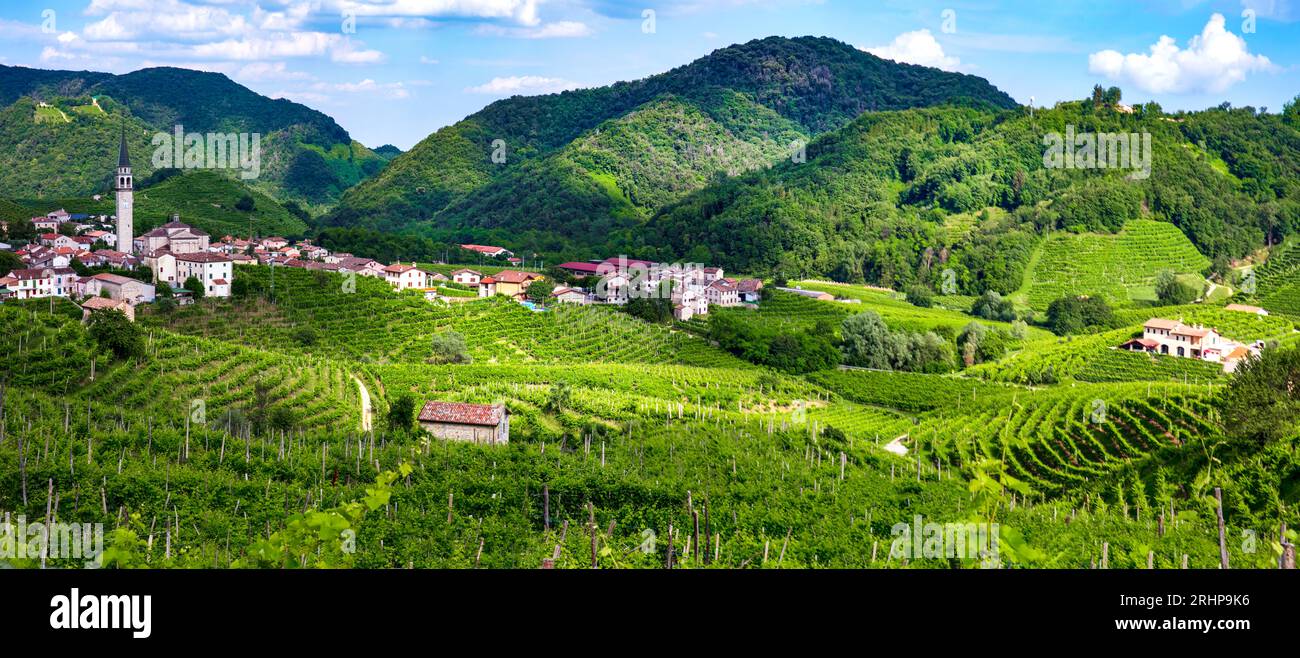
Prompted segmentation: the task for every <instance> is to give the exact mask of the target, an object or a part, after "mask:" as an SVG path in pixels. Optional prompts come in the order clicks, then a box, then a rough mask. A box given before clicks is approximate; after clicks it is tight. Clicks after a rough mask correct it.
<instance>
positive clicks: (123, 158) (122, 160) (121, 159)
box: [117, 126, 131, 169]
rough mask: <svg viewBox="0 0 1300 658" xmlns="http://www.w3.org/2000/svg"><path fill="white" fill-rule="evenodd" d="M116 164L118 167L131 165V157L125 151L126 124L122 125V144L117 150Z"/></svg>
mask: <svg viewBox="0 0 1300 658" xmlns="http://www.w3.org/2000/svg"><path fill="white" fill-rule="evenodd" d="M117 166H118V168H119V169H121V168H124V167H130V166H131V158H130V156H128V155H127V153H126V126H122V145H121V146H120V147H119V148H118V151H117Z"/></svg>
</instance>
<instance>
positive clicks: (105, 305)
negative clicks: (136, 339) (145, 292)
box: [81, 297, 135, 322]
mask: <svg viewBox="0 0 1300 658" xmlns="http://www.w3.org/2000/svg"><path fill="white" fill-rule="evenodd" d="M95 311H121V312H122V315H125V316H126V319H128V320H130V321H132V322H135V307H134V306H131V305H130V304H129V303H127V302H126V301H125V300H120V299H105V298H103V297H91V298H90V299H87V300H86V301H84V302H82V303H81V321H82V322H86V321H87V320H89V319H90V314H91V313H93V312H95Z"/></svg>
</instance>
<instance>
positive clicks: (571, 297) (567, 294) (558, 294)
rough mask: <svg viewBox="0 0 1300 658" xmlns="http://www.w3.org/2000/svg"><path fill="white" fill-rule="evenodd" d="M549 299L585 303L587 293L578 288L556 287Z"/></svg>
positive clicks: (568, 302) (566, 302) (565, 302)
mask: <svg viewBox="0 0 1300 658" xmlns="http://www.w3.org/2000/svg"><path fill="white" fill-rule="evenodd" d="M551 299H553V300H555V301H556V302H559V303H562V304H586V303H587V293H585V292H583V291H582V290H580V289H578V288H556V289H555V291H554V292H552V293H551Z"/></svg>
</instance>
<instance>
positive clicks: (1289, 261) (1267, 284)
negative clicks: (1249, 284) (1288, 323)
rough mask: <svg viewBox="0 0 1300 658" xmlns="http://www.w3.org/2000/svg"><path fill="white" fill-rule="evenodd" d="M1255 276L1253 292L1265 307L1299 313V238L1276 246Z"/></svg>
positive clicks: (1275, 310)
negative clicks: (1297, 240) (1254, 291)
mask: <svg viewBox="0 0 1300 658" xmlns="http://www.w3.org/2000/svg"><path fill="white" fill-rule="evenodd" d="M1255 277H1256V280H1255V286H1256V296H1257V297H1258V298H1259V299H1260V303H1261V304H1262V305H1263V306H1264V308H1266V309H1268V310H1270V311H1273V312H1275V313H1286V314H1287V315H1292V316H1297V317H1300V242H1296V241H1294V240H1293V241H1292V242H1289V243H1287V244H1286V245H1283V246H1281V247H1277V249H1276V250H1275V252H1274V253H1273V255H1272V256H1271V257H1270V258H1269V259H1268V262H1266V263H1265V264H1264V265H1263V266H1261V267H1259V268H1258V269H1257V270H1256V271H1255Z"/></svg>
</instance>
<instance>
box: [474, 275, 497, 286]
mask: <svg viewBox="0 0 1300 658" xmlns="http://www.w3.org/2000/svg"><path fill="white" fill-rule="evenodd" d="M496 282H497V280H496V279H493V278H492V277H487V278H484V279H479V280H478V284H479V285H480V286H491V285H495V284H496Z"/></svg>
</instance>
